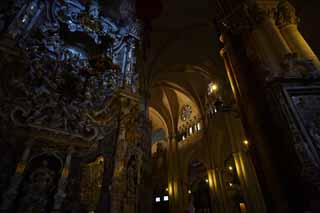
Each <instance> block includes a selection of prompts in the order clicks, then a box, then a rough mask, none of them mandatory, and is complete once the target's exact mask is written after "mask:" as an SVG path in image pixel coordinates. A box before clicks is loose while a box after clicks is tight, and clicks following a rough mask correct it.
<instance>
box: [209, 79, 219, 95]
mask: <svg viewBox="0 0 320 213" xmlns="http://www.w3.org/2000/svg"><path fill="white" fill-rule="evenodd" d="M217 90H218V85H217V84H215V83H213V82H211V83H210V84H209V85H208V94H209V95H211V94H212V93H214V92H216V91H217Z"/></svg>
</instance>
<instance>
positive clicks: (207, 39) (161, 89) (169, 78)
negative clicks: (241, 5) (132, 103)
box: [145, 0, 225, 134]
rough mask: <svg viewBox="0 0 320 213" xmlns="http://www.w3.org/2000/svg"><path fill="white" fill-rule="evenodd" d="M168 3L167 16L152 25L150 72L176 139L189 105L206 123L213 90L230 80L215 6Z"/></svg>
mask: <svg viewBox="0 0 320 213" xmlns="http://www.w3.org/2000/svg"><path fill="white" fill-rule="evenodd" d="M162 2H163V12H162V14H161V15H160V16H159V17H158V18H157V19H155V20H154V21H153V22H152V31H151V35H150V41H151V42H150V48H149V49H148V50H147V56H148V57H147V60H146V62H145V70H146V72H147V73H146V76H147V79H148V83H149V88H150V89H151V102H150V104H151V106H152V107H153V108H154V109H155V110H157V111H158V112H159V114H161V115H162V116H163V118H164V120H165V121H166V123H167V125H168V129H169V134H171V133H172V132H170V131H173V132H175V131H177V129H178V127H179V125H180V123H179V118H180V110H181V107H182V106H183V105H184V104H186V103H188V104H190V105H192V108H193V109H194V112H196V114H198V115H199V117H202V116H203V113H204V102H205V96H206V94H207V85H208V84H209V83H210V82H211V81H225V80H220V79H225V77H224V66H223V61H222V59H221V58H220V56H219V54H218V52H219V48H218V43H217V35H216V32H215V30H214V28H213V18H214V13H213V9H212V8H213V5H212V1H211V0H198V1H197V2H196V3H195V2H194V1H185V0H163V1H162ZM193 116H194V115H193ZM170 129H171V130H170Z"/></svg>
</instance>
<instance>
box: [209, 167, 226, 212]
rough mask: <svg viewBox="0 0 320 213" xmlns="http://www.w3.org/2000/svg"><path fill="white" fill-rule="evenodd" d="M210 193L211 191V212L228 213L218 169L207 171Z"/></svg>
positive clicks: (220, 171)
mask: <svg viewBox="0 0 320 213" xmlns="http://www.w3.org/2000/svg"><path fill="white" fill-rule="evenodd" d="M208 180H209V187H210V191H212V192H211V193H212V196H213V197H212V198H213V211H214V212H218V213H228V212H229V208H228V201H227V200H228V199H227V194H226V188H225V185H224V181H223V174H222V170H221V169H219V168H215V169H210V170H209V171H208Z"/></svg>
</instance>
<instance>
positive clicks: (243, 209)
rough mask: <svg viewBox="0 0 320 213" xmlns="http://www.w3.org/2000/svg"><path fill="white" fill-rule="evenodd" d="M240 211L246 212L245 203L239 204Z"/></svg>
mask: <svg viewBox="0 0 320 213" xmlns="http://www.w3.org/2000/svg"><path fill="white" fill-rule="evenodd" d="M240 210H241V213H246V212H247V207H246V204H245V203H240Z"/></svg>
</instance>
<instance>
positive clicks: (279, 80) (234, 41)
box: [222, 1, 320, 213]
mask: <svg viewBox="0 0 320 213" xmlns="http://www.w3.org/2000/svg"><path fill="white" fill-rule="evenodd" d="M270 2H273V1H270ZM265 24H266V26H271V23H265ZM272 26H274V25H272ZM269 29H271V27H270V28H269ZM248 34H250V30H248V31H238V32H234V31H231V30H229V29H227V28H226V29H224V30H223V39H222V40H223V41H224V44H225V47H224V50H223V51H222V56H223V57H224V60H225V67H226V70H227V74H228V78H229V80H230V83H231V87H232V89H233V93H234V95H235V97H236V101H237V104H238V106H239V111H240V116H241V119H242V122H243V124H244V127H245V131H246V136H247V137H248V140H249V141H250V142H251V148H250V152H251V155H252V156H253V157H254V159H255V160H254V165H255V167H256V168H257V169H259V171H260V172H259V173H258V179H259V181H260V185H261V188H262V191H263V194H264V197H265V199H266V202H265V203H266V206H267V209H268V211H272V212H279V213H280V212H281V213H283V212H303V211H306V210H308V209H309V208H311V207H310V205H309V203H310V202H309V201H310V200H313V202H316V200H318V198H317V196H316V194H317V192H316V191H317V190H318V189H319V186H320V184H319V183H320V173H319V165H320V164H319V153H320V152H319V150H318V149H317V148H316V147H317V144H318V143H317V142H316V141H317V140H318V139H315V138H318V135H320V134H318V133H317V132H318V131H319V129H320V128H319V125H318V124H317V122H316V121H315V120H317V119H315V117H317V114H319V113H320V110H319V108H318V107H316V106H318V105H319V104H317V102H318V101H316V100H317V97H318V96H319V94H318V89H317V88H318V87H319V75H318V72H317V69H316V67H315V66H314V65H313V64H312V63H310V61H308V60H304V59H301V58H299V57H296V56H295V55H294V54H287V55H283V54H285V53H286V51H283V52H281V51H280V49H283V48H280V49H278V50H277V52H272V54H274V56H275V57H276V58H277V59H278V60H279V64H281V66H279V67H280V70H272V68H271V70H270V67H267V65H265V64H259V63H256V61H254V60H252V58H251V57H250V54H252V55H254V54H259V53H258V52H257V51H258V50H257V49H255V48H253V47H252V46H251V45H249V44H248V42H247V41H246V37H245V35H248ZM281 35H283V34H282V33H281ZM274 38H275V37H274ZM274 38H271V36H270V37H269V36H268V40H267V41H268V42H269V43H270V44H271V43H273V42H274V41H275V40H274ZM278 41H280V40H279V39H278ZM281 42H282V41H281ZM286 42H287V43H288V42H289V41H287V40H286ZM279 46H280V45H279ZM273 47H274V46H273ZM243 49H245V50H246V51H243ZM285 49H286V48H285ZM290 49H291V46H290ZM249 53H250V54H249ZM269 54H271V52H270V53H269ZM283 56H285V57H283ZM281 57H283V59H282V60H280V59H281ZM266 69H269V71H268V72H265V70H266ZM268 73H269V76H268ZM275 73H278V74H275ZM312 91H313V92H312ZM306 103H308V104H306ZM301 118H303V119H301ZM307 129H309V130H307ZM310 129H312V131H310ZM312 138H313V139H312ZM237 153H238V154H237V156H236V157H237V158H238V162H239V165H241V164H243V165H242V166H241V167H240V166H239V172H242V173H244V171H245V170H246V169H249V171H250V165H251V163H250V162H249V161H248V158H247V157H246V155H245V153H239V150H238V152H237ZM284 156H285V157H284ZM241 162H242V163H241ZM245 162H246V163H245ZM245 164H247V165H245ZM240 168H241V170H240ZM244 177H245V176H244ZM289 177H290V178H289ZM246 181H248V183H249V182H251V183H250V184H254V177H253V176H252V177H248V180H246ZM252 181H253V182H252ZM244 183H245V182H244ZM311 185H312V186H313V187H311ZM271 194H272V196H271ZM247 196H248V198H249V196H250V197H253V198H254V197H255V196H254V193H253V192H250V190H249V193H248V194H247ZM297 200H299V201H301V202H297ZM253 208H256V207H253Z"/></svg>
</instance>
